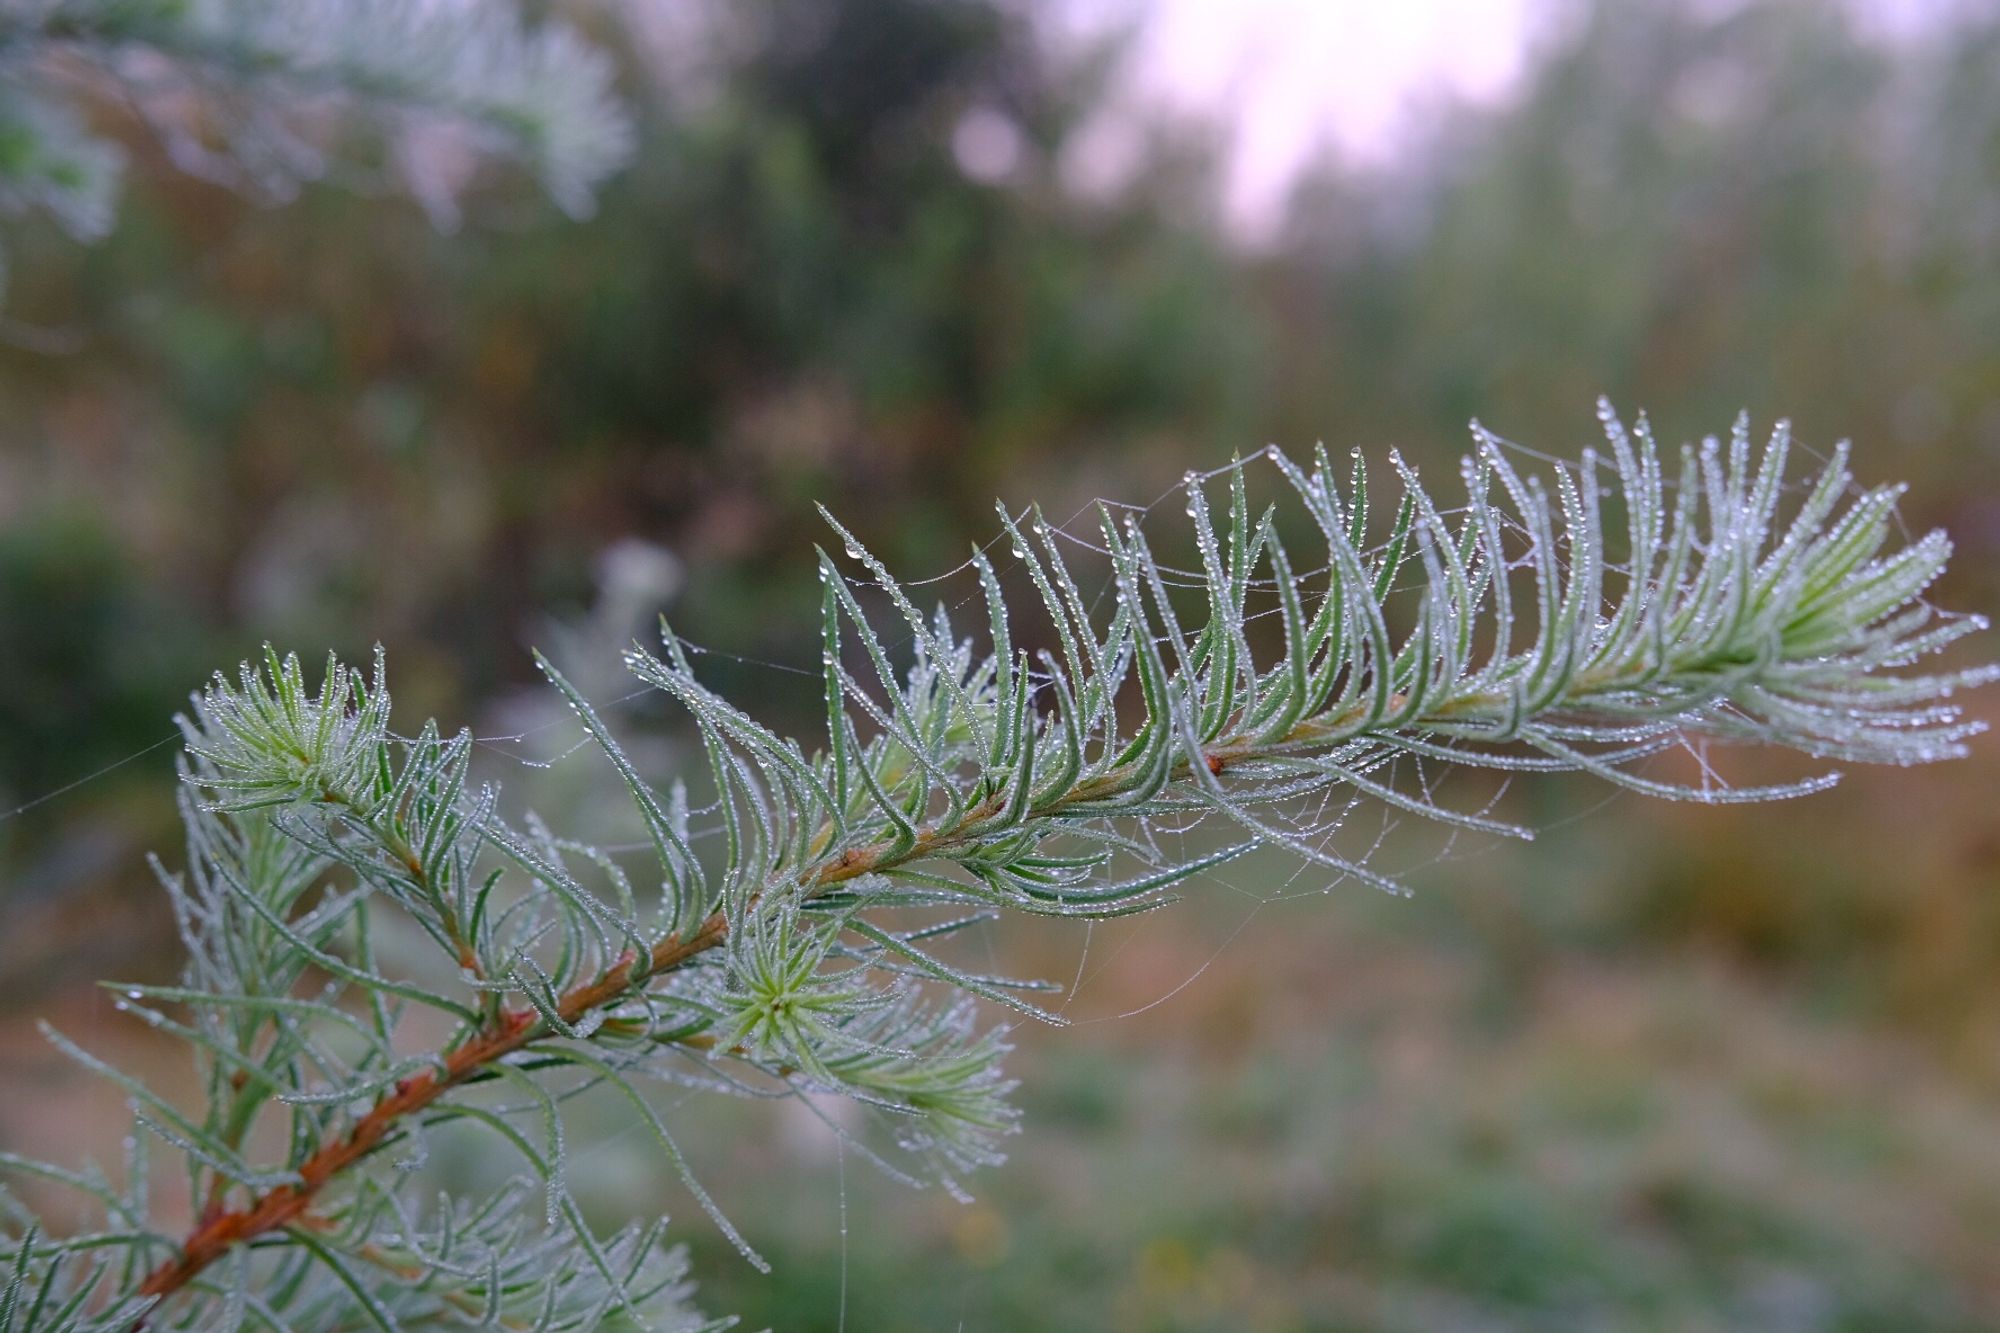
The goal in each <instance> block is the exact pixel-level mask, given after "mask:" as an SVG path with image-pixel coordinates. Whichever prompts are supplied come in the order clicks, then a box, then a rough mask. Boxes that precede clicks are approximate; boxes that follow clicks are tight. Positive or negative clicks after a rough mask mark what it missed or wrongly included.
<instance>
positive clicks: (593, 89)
mask: <svg viewBox="0 0 2000 1333" xmlns="http://www.w3.org/2000/svg"><path fill="white" fill-rule="evenodd" d="M92 103H96V104H98V105H100V106H102V105H112V104H116V105H119V106H122V107H124V108H127V109H129V110H130V111H131V112H133V113H135V114H136V115H137V116H138V117H140V118H141V119H143V120H144V121H146V122H148V123H149V124H150V126H151V127H152V128H153V129H154V130H155V131H156V132H157V133H158V135H159V136H160V138H161V139H162V141H163V142H164V144H165V146H166V148H167V150H168V152H169V154H170V155H171V157H172V159H173V160H174V162H175V163H176V164H177V165H179V166H180V167H182V168H183V169H184V170H187V171H190V172H194V173H196V174H199V175H202V176H206V177H209V178H213V179H216V180H220V181H222V182H224V183H226V184H229V185H231V186H232V187H235V188H238V189H242V190H244V191H246V192H248V193H250V194H252V195H253V196H255V197H260V198H266V199H283V198H286V197H289V195H290V194H291V193H292V192H293V191H294V190H296V189H297V187H298V184H299V183H300V182H301V181H307V180H314V179H318V178H320V177H323V176H327V175H329V174H331V173H333V172H335V171H336V170H338V169H341V168H342V167H346V168H348V169H350V170H356V169H358V168H356V167H355V156H354V154H352V153H351V152H344V151H343V150H344V149H348V148H351V147H352V139H353V134H352V131H353V130H354V129H356V128H357V127H365V128H367V129H369V130H371V131H372V132H373V133H374V134H375V135H376V136H377V137H378V138H379V140H380V141H381V142H383V143H385V144H386V146H387V147H388V149H389V151H390V155H391V157H392V159H393V162H394V164H395V167H396V174H397V175H399V176H400V178H401V180H402V182H403V184H404V185H405V186H406V187H407V188H408V189H410V191H411V192H412V193H413V194H414V195H415V196H416V197H417V198H418V199H419V200H420V201H421V202H422V203H423V204H424V206H425V207H426V208H427V209H428V210H429V211H430V212H431V214H432V216H433V217H434V218H436V219H437V220H438V221H440V222H441V223H449V222H450V221H451V220H452V219H453V218H454V217H455V194H456V189H455V183H456V181H457V179H458V178H459V177H460V176H462V174H463V168H464V167H465V166H467V165H469V164H470V163H471V162H473V161H475V160H477V159H478V158H481V157H497V158H504V159H508V160H513V161H517V162H520V163H521V164H523V165H524V166H525V167H526V168H527V169H528V170H530V171H532V172H533V173H534V175H535V176H536V177H537V178H538V179H539V180H540V181H541V182H542V185H543V187H544V188H546V189H547V190H548V192H549V194H550V195H551V196H552V197H553V198H554V199H555V201H556V202H557V203H558V204H559V205H560V206H561V207H562V208H564V209H565V210H567V211H568V212H570V213H572V214H579V215H580V214H583V213H587V212H588V211H589V210H590V206H591V201H592V196H593V193H594V191H595V190H596V188H597V186H598V184H599V183H600V182H602V181H603V180H604V178H605V177H607V176H608V175H610V174H611V173H612V172H613V171H615V170H616V169H617V168H618V167H619V166H621V165H622V164H623V163H624V161H625V160H626V158H627V157H628V156H629V155H630V153H631V150H632V129H631V125H630V122H629V120H628V118H627V116H626V114H625V112H624V111H623V110H622V108H621V107H620V105H619V104H618V102H617V100H616V99H615V97H614V96H613V90H612V69H611V63H610V61H609V60H608V59H606V57H605V56H604V54H603V53H602V52H600V51H598V50H596V49H594V48H593V47H591V46H590V45H589V44H588V43H586V42H585V41H584V40H583V39H582V38H580V37H579V36H578V35H577V33H576V32H575V31H574V30H573V29H571V28H570V27H568V26H566V25H565V24H563V23H561V22H558V21H554V20H540V21H532V22H531V21H530V20H529V19H528V18H526V17H525V16H524V14H523V13H522V9H521V7H520V6H518V5H516V4H514V3H512V2H511V0H0V217H15V216H20V215H22V214H26V213H30V212H40V213H45V214H47V215H48V216H50V217H52V218H54V219H55V220H56V221H57V222H58V223H59V224H60V225H61V226H62V227H63V228H64V229H65V230H67V231H68V232H69V233H70V234H71V235H73V236H75V237H77V238H78V239H80V240H92V239H95V238H97V237H99V236H102V235H103V234H104V233H105V232H106V231H108V230H109V229H110V226H111V223H112V221H113V218H114V216H115V211H114V202H115V198H116V193H117V188H118V178H119V174H120V170H121V168H122V165H123V153H122V152H121V151H120V149H119V148H118V146H117V145H116V144H114V143H112V142H110V141H109V140H108V139H106V138H103V137H101V136H100V135H98V134H97V133H96V132H95V131H93V129H92V128H91V126H90V125H89V123H88V120H87V117H86V115H85V114H84V108H86V107H88V106H90V105H91V104H92Z"/></svg>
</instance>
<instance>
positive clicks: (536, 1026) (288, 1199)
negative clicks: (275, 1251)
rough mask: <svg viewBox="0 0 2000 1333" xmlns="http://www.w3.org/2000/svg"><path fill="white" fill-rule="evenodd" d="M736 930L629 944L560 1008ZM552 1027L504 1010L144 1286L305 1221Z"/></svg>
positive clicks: (577, 1011)
mask: <svg viewBox="0 0 2000 1333" xmlns="http://www.w3.org/2000/svg"><path fill="white" fill-rule="evenodd" d="M728 933H729V922H728V921H727V919H726V918H724V917H723V915H722V913H720V912H717V913H715V914H714V915H712V916H710V917H709V918H708V919H707V920H705V921H703V922H702V923H701V925H700V926H699V927H697V928H696V929H695V932H694V933H693V934H692V935H689V936H688V937H687V938H686V939H682V938H681V937H680V936H679V935H669V936H668V937H667V938H666V939H664V940H661V941H660V943H659V944H658V945H656V946H654V949H653V953H652V957H651V958H650V959H649V960H648V966H647V967H646V968H645V970H644V972H643V973H635V969H634V968H633V962H634V959H633V956H632V955H631V954H630V953H629V952H628V953H625V954H622V955H620V956H619V958H618V960H617V962H615V963H613V964H612V965H611V966H610V967H608V968H606V969H605V970H604V972H603V973H602V975H600V976H599V977H598V978H597V979H596V980H595V981H591V982H587V983H585V984H583V985H580V986H577V987H575V988H574V989H572V990H570V991H569V992H568V993H566V994H565V995H564V996H563V997H562V999H561V1001H560V1003H559V1005H558V1007H557V1010H556V1012H557V1013H558V1014H559V1015H560V1016H561V1018H562V1020H563V1022H564V1023H574V1022H576V1021H577V1020H578V1019H580V1018H582V1017H583V1016H584V1015H585V1014H587V1013H589V1012H590V1011H591V1010H593V1009H597V1008H600V1007H602V1006H604V1005H606V1004H609V1003H611V1002H612V1001H613V1000H616V999H618V998H619V997H620V996H621V995H624V994H626V993H627V992H628V991H629V990H630V989H631V988H632V987H633V986H634V985H635V984H637V983H640V982H643V981H644V980H645V979H646V978H648V977H652V976H656V975H658V974H659V973H661V972H668V971H672V970H673V969H674V968H677V967H679V966H680V965H681V964H683V963H685V962H687V960H688V959H690V958H693V957H694V956H695V955H697V954H700V953H705V952H706V951H708V950H709V949H713V948H714V947H716V946H717V945H719V944H721V943H722V941H723V940H724V939H725V938H726V937H727V936H728ZM551 1030H552V1029H551V1028H550V1027H549V1025H548V1024H547V1023H545V1022H543V1021H542V1020H541V1018H540V1016H539V1015H538V1014H537V1013H536V1012H535V1011H534V1010H532V1009H503V1010H501V1012H500V1013H499V1015H498V1016H497V1017H496V1018H495V1019H494V1020H493V1021H492V1022H491V1023H490V1024H488V1025H487V1026H485V1027H483V1028H481V1029H480V1030H479V1031H477V1032H475V1033H473V1034H472V1035H471V1036H470V1037H469V1038H467V1039H466V1040H465V1041H464V1042H462V1043H460V1044H459V1045H458V1046H456V1047H454V1048H453V1049H452V1050H450V1051H448V1052H446V1053H445V1054H444V1055H443V1056H442V1058H441V1059H440V1060H439V1061H438V1064H437V1067H436V1068H434V1069H431V1070H428V1071H426V1072H425V1073H422V1074H418V1075H415V1076H414V1077H411V1078H406V1079H401V1080H399V1081H398V1082H397V1083H396V1086H395V1087H394V1088H393V1089H392V1090H390V1091H389V1092H387V1093H385V1094H383V1096H382V1097H381V1099H380V1100H378V1101H377V1102H376V1103H375V1105H374V1106H373V1107H371V1108H369V1111H368V1113H367V1114H366V1115H364V1116H362V1117H361V1119H359V1120H357V1121H356V1122H355V1123H354V1127H353V1128H352V1129H350V1130H348V1131H347V1133H346V1134H345V1135H344V1136H342V1137H341V1138H339V1139H336V1140H335V1141H333V1142H332V1143H328V1144H326V1145H325V1146H323V1147H322V1148H320V1149H319V1151H317V1152H315V1153H314V1154H313V1155H312V1156H310V1157H308V1158H307V1159H306V1160H305V1161H304V1162H303V1163H302V1164H301V1165H300V1166H299V1168H298V1176H299V1179H298V1181H297V1182H295V1183H293V1184H288V1185H279V1186H277V1187H276V1188H274V1189H270V1190H267V1191H265V1192H264V1193H263V1194H260V1195H258V1196H256V1197H255V1198H254V1199H252V1200H251V1201H250V1202H249V1203H248V1204H246V1205H245V1206H244V1207H242V1208H237V1209H231V1210H229V1211H226V1212H224V1211H219V1210H213V1209H211V1210H206V1211H205V1213H204V1215H203V1217H202V1218H200V1219H199V1220H198V1221H197V1223H196V1225H195V1228H194V1230H193V1231H191V1232H190V1233H189V1234H188V1237H187V1239H186V1241H184V1242H183V1243H182V1245H181V1250H180V1253H179V1254H178V1255H176V1256H175V1257H173V1258H171V1259H169V1260H167V1261H166V1262H164V1263H162V1264H161V1265H160V1266H159V1267H158V1268H156V1269H154V1270H153V1271H152V1273H150V1274H149V1275H148V1276H147V1278H146V1280H145V1282H144V1283H142V1284H141V1285H140V1287H139V1292H138V1294H139V1295H141V1296H160V1297H166V1296H171V1295H172V1294H173V1293H175V1292H177V1291H179V1290H180V1289H181V1288H182V1287H185V1286H186V1285H187V1284H188V1283H189V1282H191V1281H193V1280H194V1278H195V1277H196V1275H198V1274H199V1273H201V1271H202V1270H203V1269H205V1268H207V1267H208V1266H209V1265H210V1264H212V1263H214V1262H215V1261H216V1260H217V1259H219V1258H221V1257H222V1256H223V1255H224V1254H225V1253H227V1252H228V1251H229V1249H230V1248H231V1247H232V1246H236V1245H241V1244H244V1243H246V1242H248V1241H252V1240H255V1239H256V1238H257V1237H259V1236H263V1235H267V1234H269V1233H270V1232H273V1231H277V1230H279V1229H281V1228H283V1227H287V1226H291V1225H293V1224H294V1223H297V1222H298V1221H299V1220H300V1219H301V1218H302V1217H304V1216H305V1213H306V1210H307V1209H308V1208H309V1207H310V1206H311V1204H312V1201H313V1199H314V1197H315V1196H316V1195H317V1194H318V1193H319V1191H320V1190H321V1189H322V1188H323V1187H324V1186H325V1185H326V1184H327V1182H328V1181H330V1180H332V1179H333V1178H334V1177H335V1176H337V1175H339V1174H340V1173H341V1172H342V1171H345V1170H346V1169H347V1168H348V1167H350V1166H353V1165H354V1164H355V1163H356V1162H358V1161H360V1160H361V1159H362V1158H364V1157H366V1156H367V1155H368V1154H369V1153H371V1152H373V1151H374V1150H375V1149H376V1148H378V1147H380V1146H381V1145H382V1143H383V1141H384V1140H385V1139H387V1138H388V1137H389V1134H390V1132H391V1131H392V1130H393V1129H395V1128H396V1127H397V1125H398V1124H399V1123H400V1122H401V1121H402V1120H403V1119H404V1118H405V1117H407V1116H410V1115H413V1114H415V1113H417V1112H419V1111H422V1110H423V1109H424V1108H425V1107H427V1106H429V1105H431V1103H433V1102H435V1101H436V1100H437V1099H438V1098H439V1097H442V1096H443V1095H444V1094H445V1093H446V1092H448V1091H449V1090H451V1089H452V1088H455V1087H457V1086H458V1085H460V1084H462V1083H464V1082H466V1081H467V1080H468V1079H470V1078H472V1077H473V1076H474V1075H476V1074H478V1073H479V1072H480V1071H481V1070H483V1069H485V1068H487V1067H488V1066H490V1065H492V1064H493V1063H494V1062H495V1061H496V1060H499V1059H500V1058H501V1057H503V1056H505V1055H508V1054H511V1053H512V1052H514V1051H518V1050H520V1049H521V1048H522V1047H523V1046H526V1045H527V1044H528V1043H530V1042H532V1041H535V1040H537V1039H539V1038H541V1037H545V1036H548V1035H549V1033H550V1032H551Z"/></svg>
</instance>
